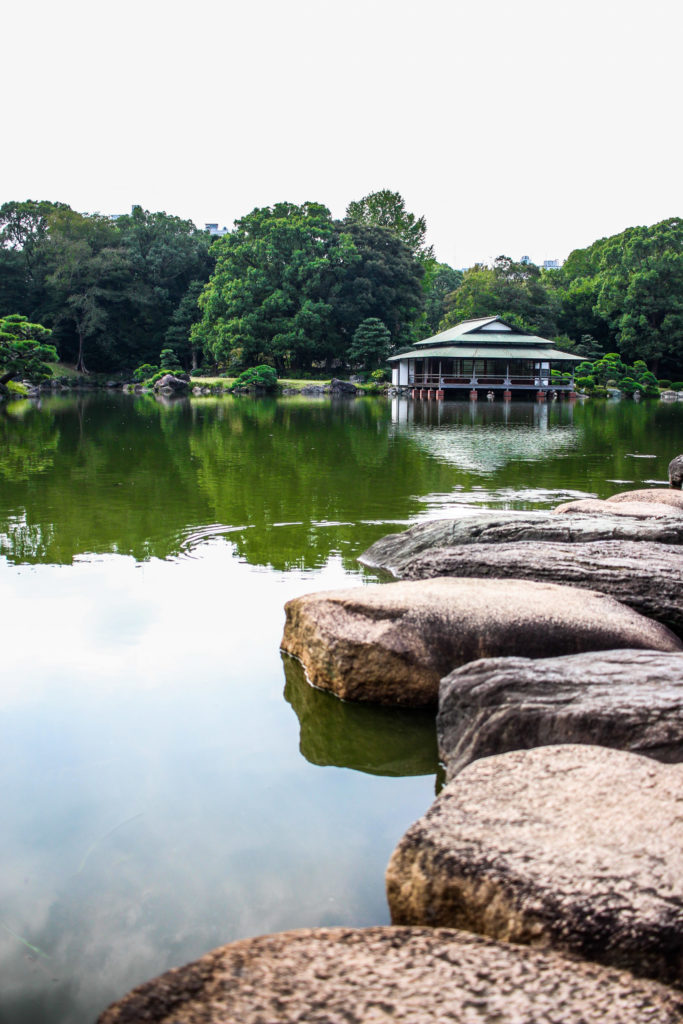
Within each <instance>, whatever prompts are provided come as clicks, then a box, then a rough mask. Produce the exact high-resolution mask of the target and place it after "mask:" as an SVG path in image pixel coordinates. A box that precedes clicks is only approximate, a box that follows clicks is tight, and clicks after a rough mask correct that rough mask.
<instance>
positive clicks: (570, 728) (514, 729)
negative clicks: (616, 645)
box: [437, 650, 683, 780]
mask: <svg viewBox="0 0 683 1024" xmlns="http://www.w3.org/2000/svg"><path fill="white" fill-rule="evenodd" d="M437 732H438V738H439V753H440V755H441V759H442V761H443V762H444V763H445V765H446V772H447V778H448V779H449V780H450V779H452V778H454V777H455V775H456V774H457V773H458V772H459V771H461V770H462V769H463V768H465V767H466V765H468V764H469V763H470V762H471V761H476V760H477V759H478V758H480V757H488V756H490V755H492V754H502V753H505V752H506V751H508V750H522V749H530V748H532V747H543V746H546V745H549V744H560V743H588V744H596V745H599V746H602V747H614V748H616V749H618V750H628V751H631V752H632V753H636V754H645V755H647V756H648V757H654V758H656V759H657V760H660V761H667V762H678V761H683V654H662V653H660V652H658V651H624V650H621V651H599V652H590V653H587V654H572V655H569V656H567V657H563V658H538V659H536V660H533V659H531V658H483V659H482V660H481V661H473V662H470V664H469V665H463V667H462V668H459V669H456V670H455V671H454V672H451V673H450V674H449V675H448V676H446V677H445V678H444V679H442V680H441V687H440V690H439V714H438V716H437Z"/></svg>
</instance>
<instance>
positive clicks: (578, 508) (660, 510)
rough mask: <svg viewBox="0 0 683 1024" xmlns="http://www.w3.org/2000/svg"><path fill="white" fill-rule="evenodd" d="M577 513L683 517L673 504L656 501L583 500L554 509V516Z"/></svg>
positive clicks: (645, 517)
mask: <svg viewBox="0 0 683 1024" xmlns="http://www.w3.org/2000/svg"><path fill="white" fill-rule="evenodd" d="M576 512H581V513H587V514H589V515H607V516H629V517H631V518H635V519H671V518H673V517H674V516H683V508H678V507H674V506H673V505H671V504H668V505H664V504H661V503H659V504H657V503H656V502H654V501H651V500H648V501H645V500H639V501H626V500H624V501H621V502H618V501H612V500H611V499H608V500H606V501H603V500H602V499H600V498H582V499H581V500H580V501H566V502H564V504H562V505H558V506H557V508H554V509H553V514H555V515H562V514H563V513H564V514H566V513H571V514H574V513H576Z"/></svg>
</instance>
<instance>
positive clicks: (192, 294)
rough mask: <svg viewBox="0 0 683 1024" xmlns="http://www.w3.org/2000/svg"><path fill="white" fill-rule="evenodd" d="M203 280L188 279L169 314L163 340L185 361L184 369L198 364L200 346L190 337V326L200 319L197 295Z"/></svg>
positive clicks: (198, 295) (195, 367)
mask: <svg viewBox="0 0 683 1024" xmlns="http://www.w3.org/2000/svg"><path fill="white" fill-rule="evenodd" d="M204 283H205V282H204V281H190V283H189V285H188V286H187V291H186V292H185V294H184V295H183V297H182V299H181V300H180V302H179V303H178V305H177V307H176V309H175V310H174V312H173V314H172V315H171V320H170V324H169V326H168V327H167V329H166V333H165V335H164V341H165V342H166V344H167V345H168V346H170V348H172V349H173V351H174V352H177V353H178V356H179V358H180V360H181V361H182V362H184V363H185V369H193V370H196V369H197V366H198V365H199V351H200V348H201V346H199V345H198V344H197V340H196V338H193V337H192V327H193V326H194V324H196V323H197V322H198V321H199V320H200V319H201V315H202V314H201V310H200V308H199V297H200V296H201V294H202V291H203V290H204Z"/></svg>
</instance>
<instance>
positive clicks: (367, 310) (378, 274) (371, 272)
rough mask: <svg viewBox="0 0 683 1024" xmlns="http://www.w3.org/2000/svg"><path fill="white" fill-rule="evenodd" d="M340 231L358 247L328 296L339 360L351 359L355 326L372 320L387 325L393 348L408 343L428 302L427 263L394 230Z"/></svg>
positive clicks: (343, 227)
mask: <svg viewBox="0 0 683 1024" xmlns="http://www.w3.org/2000/svg"><path fill="white" fill-rule="evenodd" d="M339 229H340V230H344V231H345V232H346V234H347V237H348V239H349V241H350V243H351V245H352V247H353V258H349V259H347V260H346V262H345V264H344V265H343V266H342V267H340V268H339V271H338V273H337V274H336V280H335V283H334V285H333V287H332V289H331V291H330V294H329V301H330V303H331V305H332V308H333V323H334V328H335V332H336V334H337V336H338V338H339V341H338V345H337V353H338V356H339V358H341V359H345V358H346V355H347V352H348V348H349V346H350V344H351V342H352V339H353V335H354V332H355V330H356V328H357V327H358V325H359V324H360V323H362V321H363V320H367V319H370V318H376V319H378V320H381V321H382V323H383V324H384V325H385V327H387V328H388V330H389V332H390V334H391V344H392V348H396V347H399V346H402V345H406V344H409V343H410V342H411V341H412V340H414V324H415V322H416V320H417V318H418V317H419V315H420V313H421V311H422V306H423V303H424V294H423V291H422V287H421V282H422V278H423V275H424V267H423V265H422V264H421V263H420V262H419V261H418V260H416V259H415V258H414V257H413V255H412V254H411V251H410V249H409V248H408V246H407V245H406V244H405V243H404V242H402V241H401V239H400V238H399V237H398V236H397V235H396V234H395V233H394V232H393V231H390V230H389V228H386V227H373V226H368V225H365V224H344V225H341V226H340V228H339Z"/></svg>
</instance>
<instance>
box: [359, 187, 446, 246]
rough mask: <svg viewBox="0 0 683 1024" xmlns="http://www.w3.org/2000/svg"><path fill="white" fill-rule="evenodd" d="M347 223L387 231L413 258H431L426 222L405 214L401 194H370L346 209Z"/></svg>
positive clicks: (388, 192)
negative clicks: (386, 229) (408, 250)
mask: <svg viewBox="0 0 683 1024" xmlns="http://www.w3.org/2000/svg"><path fill="white" fill-rule="evenodd" d="M346 220H347V222H350V223H354V224H366V225H368V226H370V227H376V228H388V229H389V230H390V231H391V232H393V234H395V235H396V236H397V237H398V238H400V239H401V241H402V242H403V243H404V244H405V245H407V246H408V248H409V249H410V251H411V253H412V254H413V256H415V257H416V258H417V259H420V260H429V259H433V258H434V249H433V247H432V246H431V245H427V243H426V236H427V222H426V220H425V218H424V217H416V216H415V214H414V213H409V212H408V211H407V210H406V204H405V200H404V198H403V196H402V195H401V193H400V192H390V191H389V189H382V190H381V191H380V192H370V193H369V194H368V195H367V196H363V198H362V199H359V200H357V201H355V202H352V203H349V205H348V206H347V208H346Z"/></svg>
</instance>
